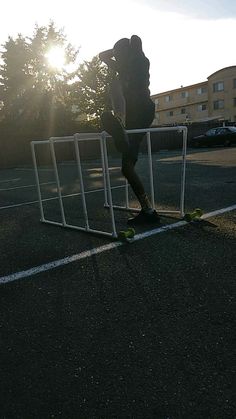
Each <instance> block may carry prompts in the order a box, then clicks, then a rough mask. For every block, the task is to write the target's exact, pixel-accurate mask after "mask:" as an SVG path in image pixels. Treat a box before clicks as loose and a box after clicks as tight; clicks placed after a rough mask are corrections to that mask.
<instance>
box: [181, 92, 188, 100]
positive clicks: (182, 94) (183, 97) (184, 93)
mask: <svg viewBox="0 0 236 419" xmlns="http://www.w3.org/2000/svg"><path fill="white" fill-rule="evenodd" d="M188 96H189V94H188V92H181V97H182V99H185V98H186V97H188Z"/></svg>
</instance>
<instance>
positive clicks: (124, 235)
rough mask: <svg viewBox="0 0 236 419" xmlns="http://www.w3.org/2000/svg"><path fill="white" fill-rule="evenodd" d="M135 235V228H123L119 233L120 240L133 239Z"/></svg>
mask: <svg viewBox="0 0 236 419" xmlns="http://www.w3.org/2000/svg"><path fill="white" fill-rule="evenodd" d="M134 236H135V230H134V228H128V229H127V230H122V231H120V232H119V234H118V239H119V240H128V239H132V238H133V237H134Z"/></svg>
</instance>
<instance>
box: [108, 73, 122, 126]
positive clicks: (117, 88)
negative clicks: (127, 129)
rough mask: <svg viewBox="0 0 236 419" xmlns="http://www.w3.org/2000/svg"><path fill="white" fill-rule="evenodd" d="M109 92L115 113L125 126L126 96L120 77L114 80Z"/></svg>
mask: <svg viewBox="0 0 236 419" xmlns="http://www.w3.org/2000/svg"><path fill="white" fill-rule="evenodd" d="M109 94H110V99H111V106H112V109H113V112H114V115H115V116H116V117H117V118H118V119H119V120H120V121H121V123H122V125H123V126H125V113H126V105H125V98H124V95H123V91H122V87H121V83H120V80H119V79H118V78H115V79H113V80H112V82H111V85H110V92H109Z"/></svg>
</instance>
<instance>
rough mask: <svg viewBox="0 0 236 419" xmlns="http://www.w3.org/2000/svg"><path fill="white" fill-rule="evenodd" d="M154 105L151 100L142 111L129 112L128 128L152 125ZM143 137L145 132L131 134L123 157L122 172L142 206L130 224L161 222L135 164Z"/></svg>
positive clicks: (130, 220) (129, 221)
mask: <svg viewBox="0 0 236 419" xmlns="http://www.w3.org/2000/svg"><path fill="white" fill-rule="evenodd" d="M153 105H154V104H153V102H151V101H150V103H148V106H145V107H143V108H142V109H141V111H140V112H136V113H134V112H128V115H127V128H128V129H131V128H147V127H148V126H150V125H151V123H152V121H153V118H154V113H155V107H154V106H153ZM143 137H144V135H143V134H132V135H129V152H128V154H126V155H123V159H122V173H123V175H124V176H125V178H126V179H127V180H128V182H129V184H130V186H131V188H132V190H133V192H134V193H135V195H136V197H137V199H138V201H139V203H140V206H141V211H140V213H139V214H138V216H136V217H134V218H131V219H129V220H128V223H129V224H134V225H135V224H142V223H145V222H155V223H156V222H159V216H158V215H157V213H156V211H155V209H154V208H153V207H152V204H151V202H150V200H149V198H148V195H147V193H146V191H145V189H144V186H143V183H142V181H141V179H140V177H139V176H138V174H137V173H136V170H135V164H136V162H137V160H138V154H139V148H140V144H141V142H142V139H143Z"/></svg>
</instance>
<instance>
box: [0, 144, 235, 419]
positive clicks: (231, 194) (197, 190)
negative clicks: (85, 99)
mask: <svg viewBox="0 0 236 419" xmlns="http://www.w3.org/2000/svg"><path fill="white" fill-rule="evenodd" d="M112 167H113V168H112V171H111V173H112V185H113V186H115V187H117V189H114V200H115V201H117V202H121V201H122V200H124V193H123V189H122V188H119V186H120V184H121V183H122V178H121V175H120V170H119V161H118V160H117V159H114V160H113V161H112ZM153 168H154V184H155V190H156V202H157V210H158V208H159V209H165V208H167V209H174V208H176V207H178V204H179V193H180V182H179V180H180V175H181V156H180V153H179V151H163V152H160V153H156V154H155V155H154V156H153ZM138 170H139V172H140V173H141V174H142V175H143V177H144V182H145V184H146V186H147V189H148V187H149V186H148V179H147V176H146V175H145V174H146V170H147V159H146V156H145V155H141V156H140V160H139V163H138ZM40 173H41V174H40V177H41V178H40V181H41V183H42V184H44V185H42V190H43V195H44V199H47V201H44V205H45V212H46V214H47V216H48V217H49V218H50V217H52V218H55V219H59V218H60V211H59V209H58V200H57V199H52V198H55V196H56V190H55V180H54V178H53V172H52V170H51V168H50V167H43V168H41V172H40ZM84 173H85V186H86V188H87V190H90V191H91V190H96V191H97V192H95V193H94V192H92V193H91V194H89V195H88V204H89V216H90V219H91V223H92V225H94V227H97V226H99V227H101V228H105V229H109V228H110V221H109V220H108V218H109V217H108V215H107V210H105V209H104V208H103V205H102V203H103V192H101V191H100V189H102V176H101V171H100V166H99V162H96V161H95V162H89V164H87V163H86V164H85V166H84ZM61 176H62V179H63V181H62V187H63V190H62V192H63V194H65V195H70V196H68V197H67V198H65V199H64V202H65V207H66V215H67V216H68V218H69V219H70V220H72V221H73V222H75V221H76V220H77V221H78V220H79V221H78V222H79V223H80V222H81V223H82V222H83V217H82V215H81V198H80V196H79V195H76V194H78V191H79V189H78V188H79V185H78V180H77V179H76V173H75V171H74V167H73V164H71V163H70V162H65V164H64V165H61ZM186 182H187V183H186V211H191V210H192V209H194V208H196V207H200V208H202V209H203V211H204V213H205V215H206V218H205V219H204V220H202V221H201V222H193V223H182V224H181V222H180V220H179V217H178V216H177V215H176V216H174V217H170V216H162V217H161V224H160V226H153V227H150V226H144V227H143V228H139V229H137V237H138V240H136V241H134V242H133V243H132V244H118V242H114V241H112V240H110V239H109V238H104V237H99V236H94V235H88V234H86V233H81V232H78V231H75V230H69V229H63V228H60V227H57V226H52V225H47V224H43V223H40V221H39V218H40V214H39V208H38V204H37V191H36V189H35V180H34V173H33V170H32V167H18V168H12V169H9V170H4V171H1V173H0V196H1V206H0V215H1V224H0V237H1V272H0V301H1V304H0V311H1V316H0V319H1V320H0V336H1V347H0V351H1V357H0V359H1V392H0V394H1V396H0V418H1V419H18V418H19V419H34V418H40V419H44V418H45V419H46V418H66V419H72V418H79V419H80V418H81V419H92V418H94V419H95V418H96V419H97V418H99V419H100V418H101V419H102V418H107V419H110V418H145V419H146V418H157V419H190V418H191V419H226V418H229V419H232V418H234V417H236V406H235V391H234V386H233V382H234V377H235V339H234V330H235V278H236V263H235V260H236V199H235V183H236V147H231V148H214V149H190V150H189V152H188V163H187V170H186ZM31 185H32V186H31ZM71 195H73V196H71ZM131 201H132V202H133V205H137V203H136V201H135V199H134V197H133V196H132V195H131ZM212 212H213V213H212ZM128 217H129V215H128V214H126V213H124V212H121V211H119V212H117V213H116V219H117V225H118V227H119V228H120V229H122V228H124V226H125V225H126V221H127V218H128ZM167 226H168V228H166V227H167ZM146 231H149V233H150V234H146V235H145V232H146ZM14 275H15V276H14ZM17 275H18V276H17Z"/></svg>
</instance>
